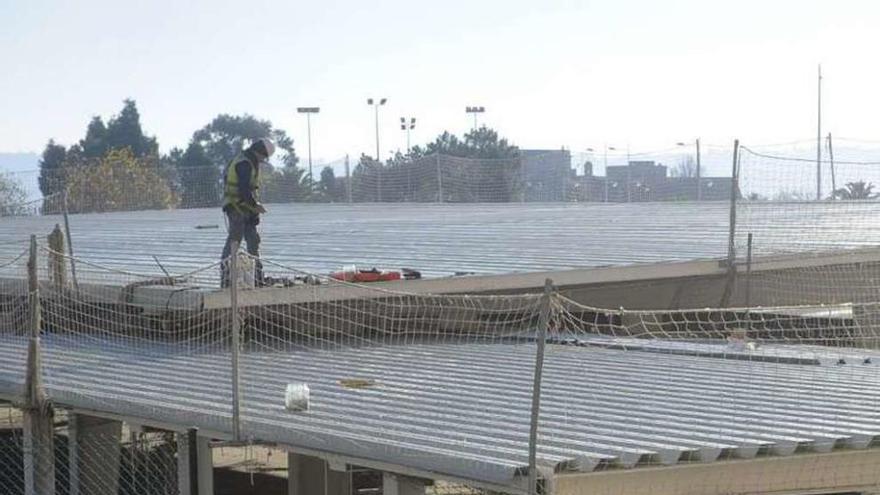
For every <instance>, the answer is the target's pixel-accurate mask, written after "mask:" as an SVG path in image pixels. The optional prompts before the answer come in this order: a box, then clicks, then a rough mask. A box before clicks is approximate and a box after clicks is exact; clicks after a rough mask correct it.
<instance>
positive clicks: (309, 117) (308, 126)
mask: <svg viewBox="0 0 880 495" xmlns="http://www.w3.org/2000/svg"><path fill="white" fill-rule="evenodd" d="M296 111H297V113H304V114H306V129H307V133H308V143H309V182H310V183H312V184H314V183H315V176H314V175H313V174H312V114H313V113H318V112H320V111H321V109H320V108H319V107H299V108H297V109H296Z"/></svg>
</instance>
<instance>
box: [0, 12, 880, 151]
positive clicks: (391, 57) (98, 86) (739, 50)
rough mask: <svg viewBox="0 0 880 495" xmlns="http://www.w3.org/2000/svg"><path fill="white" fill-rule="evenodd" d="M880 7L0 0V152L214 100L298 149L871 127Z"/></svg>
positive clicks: (184, 136)
mask: <svg viewBox="0 0 880 495" xmlns="http://www.w3.org/2000/svg"><path fill="white" fill-rule="evenodd" d="M878 21H880V2H877V1H876V0H865V1H846V0H836V1H827V0H826V1H773V0H761V1H754V0H738V1H729V0H725V1H708V0H693V1H690V0H689V1H647V0H643V1H624V0H618V1H601V2H599V1H579V2H577V1H569V2H566V1H553V0H544V1H535V0H527V1H520V0H483V1H478V0H469V1H464V0H446V1H442V2H439V1H432V2H423V1H419V0H405V1H404V0H389V1H383V2H369V1H363V0H360V1H342V0H322V1H303V0H296V1H278V2H270V1H259V0H255V1H250V2H224V1H220V0H210V1H208V0H204V1H201V0H199V1H182V0H175V1H167V0H149V1H119V0H102V1H91V0H78V1H47V0H27V1H23V0H14V1H13V0H0V23H2V27H0V61H2V67H3V76H2V77H0V95H2V96H0V98H2V99H0V151H7V152H12V151H40V150H41V149H42V147H43V146H44V145H45V143H46V141H47V140H48V139H49V138H50V137H54V138H55V139H56V140H59V141H60V142H62V143H65V144H70V143H72V142H74V141H75V140H76V139H79V138H80V137H81V136H82V135H83V133H84V131H85V126H86V124H87V122H88V120H89V118H90V117H91V116H92V115H102V116H105V117H106V116H109V115H110V114H112V113H115V112H117V111H118V110H119V109H120V108H121V105H122V99H124V98H127V97H131V98H134V99H135V100H137V102H138V106H139V108H140V110H141V115H142V122H143V124H144V127H145V128H146V130H147V131H148V132H149V133H151V134H155V135H156V136H157V137H158V139H159V142H160V145H161V147H162V149H163V150H167V149H168V148H170V147H171V146H184V145H185V144H186V142H187V141H188V139H189V137H190V135H191V134H192V132H193V131H194V130H195V129H197V128H199V127H201V126H203V125H204V124H206V123H207V122H208V121H209V120H210V119H211V118H212V117H214V116H215V115H217V114H218V113H221V112H229V113H244V112H248V113H251V114H254V115H256V116H258V117H262V118H268V119H270V120H272V122H274V123H275V124H276V125H278V126H279V127H282V128H284V129H285V130H287V131H288V133H290V134H291V135H292V136H293V137H294V139H295V140H296V142H297V148H298V150H299V153H300V156H305V151H306V149H305V119H304V118H303V117H302V116H299V115H297V114H296V113H295V108H296V107H297V106H312V105H315V106H320V107H321V114H320V115H319V116H317V118H316V119H315V120H314V121H313V146H314V154H315V157H316V158H318V159H319V160H320V159H325V160H330V159H336V158H337V157H340V156H342V155H344V154H345V153H350V154H352V155H353V156H357V155H358V154H359V153H360V152H367V153H370V154H373V153H374V149H375V143H374V129H373V114H372V112H371V110H370V108H369V107H367V105H366V101H365V100H366V98H367V97H369V96H373V97H387V98H388V104H387V105H386V106H385V107H383V108H382V110H381V114H380V119H381V128H380V130H381V136H382V150H383V152H382V154H383V155H386V154H387V152H388V151H390V150H392V149H397V148H401V147H405V136H404V135H403V133H402V132H401V131H400V130H399V127H398V120H399V118H400V117H401V116H408V117H409V116H414V117H416V118H417V119H418V124H417V128H416V129H415V131H414V134H413V142H414V143H417V142H422V141H425V140H428V139H429V138H432V137H433V136H435V135H436V134H437V133H439V132H440V131H442V130H444V129H448V130H450V131H453V132H456V133H461V132H463V131H465V130H467V128H468V127H469V126H470V125H471V120H469V118H468V116H466V115H465V113H464V107H465V106H466V105H483V106H485V107H486V112H487V113H486V114H485V115H484V116H483V118H482V122H484V123H486V124H487V125H489V126H491V127H494V128H497V129H498V130H499V131H500V132H501V133H502V134H503V135H504V136H506V137H509V138H510V139H511V140H513V141H514V142H515V143H517V144H519V145H520V146H521V147H525V148H558V147H560V146H566V147H569V148H572V149H574V150H578V149H585V148H587V147H596V148H598V147H601V146H602V144H603V143H605V142H608V143H610V144H612V145H616V146H618V147H621V146H625V145H626V144H627V143H628V144H629V145H630V146H631V147H632V149H633V150H634V151H637V150H647V149H655V148H664V147H667V146H669V145H672V144H674V143H675V142H677V141H682V140H689V139H692V138H694V137H698V136H699V137H702V138H703V140H704V142H707V143H717V144H728V143H729V142H730V141H732V139H733V138H734V137H739V138H741V139H742V140H744V141H745V142H749V143H757V142H776V141H786V140H790V139H799V138H809V137H810V136H814V135H815V133H816V129H815V120H816V104H815V100H816V69H817V64H819V63H822V65H823V70H824V72H825V75H826V78H825V91H824V97H825V106H824V113H825V122H826V131H832V132H834V133H835V134H836V135H839V136H846V137H853V138H864V139H880V135H878V124H877V122H878V115H880V98H878V91H880V62H878V59H880V57H878V53H877V52H878V50H880V29H878V28H877V25H878Z"/></svg>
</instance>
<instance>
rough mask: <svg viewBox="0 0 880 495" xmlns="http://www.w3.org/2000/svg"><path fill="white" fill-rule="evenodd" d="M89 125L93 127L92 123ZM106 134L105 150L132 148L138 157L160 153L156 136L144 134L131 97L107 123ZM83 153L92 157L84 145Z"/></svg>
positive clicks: (138, 114) (135, 105)
mask: <svg viewBox="0 0 880 495" xmlns="http://www.w3.org/2000/svg"><path fill="white" fill-rule="evenodd" d="M92 122H94V120H93V121H92ZM89 127H90V128H91V127H92V126H91V124H90V125H89ZM106 136H107V137H106V148H105V150H107V149H123V148H130V149H131V152H132V153H133V154H134V156H136V157H142V156H147V155H158V153H159V144H158V143H157V142H156V138H155V137H150V136H146V135H145V134H144V131H143V128H142V127H141V116H140V113H139V112H138V109H137V104H136V103H135V101H134V100H131V99H128V100H125V101H124V104H123V107H122V111H121V112H119V115H116V116H114V117H113V118H111V119H110V121H109V122H108V123H107V133H106ZM86 138H88V135H86ZM83 153H84V154H86V156H87V157H91V156H90V155H89V154H88V153H86V149H85V147H83ZM99 156H102V155H99Z"/></svg>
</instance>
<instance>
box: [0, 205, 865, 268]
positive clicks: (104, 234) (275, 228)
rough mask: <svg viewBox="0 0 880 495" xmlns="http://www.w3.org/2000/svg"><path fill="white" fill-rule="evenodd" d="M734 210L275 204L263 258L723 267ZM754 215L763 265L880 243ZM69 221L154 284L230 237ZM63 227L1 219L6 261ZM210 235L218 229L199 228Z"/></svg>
mask: <svg viewBox="0 0 880 495" xmlns="http://www.w3.org/2000/svg"><path fill="white" fill-rule="evenodd" d="M728 208H729V206H728V204H727V203H725V202H703V203H630V204H603V203H580V204H569V203H525V204H510V203H508V204H356V205H348V204H283V205H282V204H278V205H270V206H269V210H270V212H269V213H268V214H267V215H266V216H265V218H264V219H263V222H262V225H261V226H260V228H261V229H262V237H263V241H264V242H263V253H262V254H263V255H264V256H266V257H267V258H270V259H273V260H275V261H277V262H280V263H284V264H287V265H290V266H293V267H296V268H298V269H301V270H305V271H310V272H315V273H326V272H329V271H333V270H337V269H339V268H341V267H342V266H344V265H348V264H357V265H361V266H367V267H372V266H378V267H383V268H400V267H408V268H414V269H418V270H422V271H423V273H425V274H426V275H427V276H446V275H451V274H454V273H456V272H473V273H478V274H498V273H509V272H527V271H552V270H564V269H571V268H580V267H596V266H607V265H624V264H632V263H642V262H658V261H672V260H679V261H681V260H691V259H707V258H721V257H724V256H726V254H727V235H728V232H727V230H728V228H727V226H728V215H729V210H728ZM744 208H745V207H744ZM747 208H748V209H749V210H748V211H750V212H752V213H753V214H752V215H751V217H752V218H754V219H755V221H756V222H758V223H756V224H755V225H752V226H748V225H747V224H746V223H744V222H747V220H748V218H749V215H745V214H744V213H743V212H741V215H740V222H743V224H742V225H741V226H740V231H741V232H743V233H745V232H753V233H754V235H755V252H756V254H758V253H763V254H766V253H770V252H783V251H802V250H805V249H816V248H823V247H824V248H827V247H829V246H830V247H859V246H862V247H864V246H875V245H877V244H880V231H878V230H877V229H872V228H865V225H866V221H867V218H868V217H867V215H874V211H875V210H877V212H878V213H880V205H878V204H877V203H873V202H868V203H867V204H865V205H858V208H856V207H853V206H851V205H840V204H837V203H834V204H825V203H820V204H814V203H805V204H793V205H789V204H777V203H772V204H771V203H767V204H752V205H749V206H748V207H747ZM762 209H764V210H762ZM744 211H746V210H744ZM773 215H776V216H773ZM771 216H773V218H784V220H785V221H784V222H782V223H780V222H777V221H771ZM70 218H71V230H72V237H73V241H74V247H75V249H76V253H77V255H78V256H80V257H82V258H84V259H87V260H92V261H95V262H98V263H100V264H105V265H109V266H113V267H116V268H124V269H128V270H131V271H146V272H150V273H156V274H160V273H161V270H160V269H159V268H158V267H157V266H156V263H155V261H154V260H153V258H152V255H156V256H157V257H158V258H159V260H160V261H161V262H162V263H163V264H164V265H165V266H166V267H168V268H169V269H170V270H172V271H175V272H178V273H179V272H185V271H189V270H192V269H195V268H198V267H202V266H205V265H206V264H208V263H210V262H213V261H215V260H217V259H219V256H220V251H221V248H222V246H223V242H224V239H225V235H226V231H225V227H224V219H223V216H222V213H221V212H220V210H219V209H191V210H173V211H138V212H118V213H101V214H83V215H72V216H71V217H70ZM870 218H873V216H871V217H870ZM60 221H61V219H60V218H59V217H57V216H35V217H18V218H12V217H6V218H0V239H2V240H3V241H2V242H0V259H7V258H9V257H11V256H12V255H13V254H17V253H18V252H20V251H21V250H23V249H24V248H25V247H26V244H25V241H26V238H27V236H29V235H30V234H32V233H36V234H39V235H46V234H48V233H49V231H50V230H51V229H52V227H53V226H54V225H55V224H56V223H58V222H60ZM206 224H210V225H217V226H219V228H216V229H197V228H196V226H199V225H206ZM743 235H744V234H743Z"/></svg>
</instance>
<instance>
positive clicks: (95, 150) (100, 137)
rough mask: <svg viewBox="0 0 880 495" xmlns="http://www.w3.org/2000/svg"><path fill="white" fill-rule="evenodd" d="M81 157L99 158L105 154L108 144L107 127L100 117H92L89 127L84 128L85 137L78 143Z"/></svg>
mask: <svg viewBox="0 0 880 495" xmlns="http://www.w3.org/2000/svg"><path fill="white" fill-rule="evenodd" d="M79 146H80V148H81V149H82V154H83V156H86V157H88V158H100V157H102V156H104V154H105V153H107V149H108V146H109V143H108V142H107V126H105V125H104V121H103V120H101V117H99V116H94V117H92V120H91V122H89V126H88V127H87V128H86V137H85V138H83V139H82V140H81V141H80V142H79Z"/></svg>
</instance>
